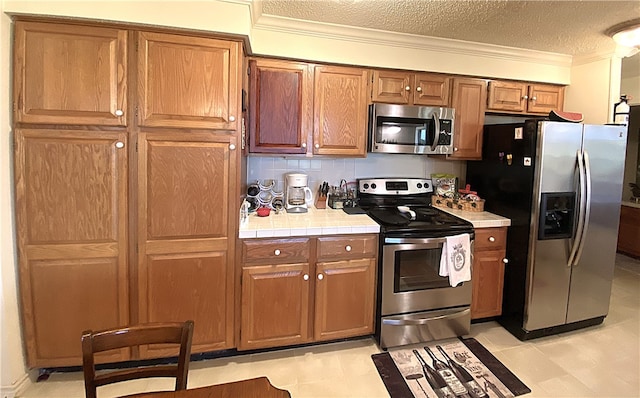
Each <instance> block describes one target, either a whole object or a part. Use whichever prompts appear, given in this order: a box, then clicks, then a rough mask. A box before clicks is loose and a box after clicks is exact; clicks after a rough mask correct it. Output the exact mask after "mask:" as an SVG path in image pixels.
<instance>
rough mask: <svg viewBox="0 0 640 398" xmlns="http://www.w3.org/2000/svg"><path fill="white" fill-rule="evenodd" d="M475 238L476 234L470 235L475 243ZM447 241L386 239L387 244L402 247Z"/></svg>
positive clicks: (443, 239) (434, 239)
mask: <svg viewBox="0 0 640 398" xmlns="http://www.w3.org/2000/svg"><path fill="white" fill-rule="evenodd" d="M474 238H475V234H474V233H473V232H471V233H469V240H471V241H473V240H474ZM446 241H447V239H446V238H384V243H385V244H392V245H401V244H414V245H424V244H434V243H435V244H444V243H445V242H446Z"/></svg>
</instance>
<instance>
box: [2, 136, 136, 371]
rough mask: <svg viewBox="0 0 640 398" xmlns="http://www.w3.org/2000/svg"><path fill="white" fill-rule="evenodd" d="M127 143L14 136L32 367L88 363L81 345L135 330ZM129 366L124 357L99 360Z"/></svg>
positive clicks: (108, 139)
mask: <svg viewBox="0 0 640 398" xmlns="http://www.w3.org/2000/svg"><path fill="white" fill-rule="evenodd" d="M126 143H127V141H126V134H125V133H118V132H95V131H92V132H86V131H84V132H79V131H66V130H48V129H40V130H26V129H25V130H21V129H18V130H16V133H15V178H16V215H17V220H16V221H17V238H18V253H19V255H18V258H19V267H20V269H19V278H20V279H19V280H20V289H19V290H20V294H21V304H22V311H23V312H22V320H23V327H24V338H25V345H26V351H27V365H28V367H29V368H34V367H54V366H77V365H81V364H82V355H81V349H80V348H81V347H80V336H81V335H82V332H83V331H84V330H87V329H93V330H101V329H107V328H111V327H116V326H124V325H127V324H128V322H129V311H128V309H129V298H128V272H127V202H126V198H127V148H126ZM103 359H104V360H110V361H122V360H126V359H128V352H127V350H121V351H117V352H116V353H111V354H110V355H108V356H105V357H103Z"/></svg>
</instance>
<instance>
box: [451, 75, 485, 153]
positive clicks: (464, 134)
mask: <svg viewBox="0 0 640 398" xmlns="http://www.w3.org/2000/svg"><path fill="white" fill-rule="evenodd" d="M486 103H487V82H486V81H485V80H482V79H466V78H456V79H453V97H452V100H451V107H452V108H454V109H455V110H456V114H455V122H454V132H453V134H454V135H453V147H454V148H453V154H452V155H451V156H450V157H451V158H452V159H481V158H482V130H483V128H484V112H485V109H486Z"/></svg>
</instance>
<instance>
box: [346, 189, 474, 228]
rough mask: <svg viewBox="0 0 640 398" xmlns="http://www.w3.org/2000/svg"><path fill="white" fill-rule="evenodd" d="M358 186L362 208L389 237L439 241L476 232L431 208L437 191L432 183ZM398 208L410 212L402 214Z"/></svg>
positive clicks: (456, 219) (446, 214) (469, 225)
mask: <svg viewBox="0 0 640 398" xmlns="http://www.w3.org/2000/svg"><path fill="white" fill-rule="evenodd" d="M358 184H359V189H358V194H359V199H360V203H359V205H360V207H361V208H363V209H364V210H365V211H366V212H367V214H368V215H369V216H370V217H371V218H372V219H374V220H375V221H376V222H377V223H378V224H380V231H381V232H382V233H384V234H385V235H387V236H397V237H400V236H402V237H409V236H411V237H435V236H446V235H452V234H457V233H470V232H473V225H472V224H471V223H469V222H467V221H465V220H462V219H460V218H458V217H455V216H453V215H451V214H449V213H446V212H444V211H442V210H439V209H436V208H434V207H432V206H431V194H432V193H433V189H432V188H431V181H430V180H428V179H417V178H408V179H399V178H394V179H367V180H359V181H358ZM398 206H400V207H401V208H402V206H404V207H406V208H407V209H403V211H400V209H398ZM412 212H413V213H415V218H414V217H413V215H412V214H411V213H412Z"/></svg>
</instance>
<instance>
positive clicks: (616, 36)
mask: <svg viewBox="0 0 640 398" xmlns="http://www.w3.org/2000/svg"><path fill="white" fill-rule="evenodd" d="M606 34H607V35H608V36H611V37H612V38H613V41H615V42H616V43H617V44H618V45H621V46H624V47H629V48H640V18H637V19H633V20H631V21H627V22H623V23H620V24H617V25H615V26H612V27H611V28H609V29H607V31H606Z"/></svg>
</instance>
